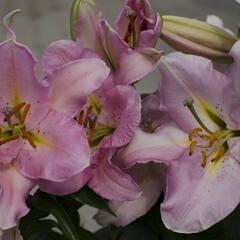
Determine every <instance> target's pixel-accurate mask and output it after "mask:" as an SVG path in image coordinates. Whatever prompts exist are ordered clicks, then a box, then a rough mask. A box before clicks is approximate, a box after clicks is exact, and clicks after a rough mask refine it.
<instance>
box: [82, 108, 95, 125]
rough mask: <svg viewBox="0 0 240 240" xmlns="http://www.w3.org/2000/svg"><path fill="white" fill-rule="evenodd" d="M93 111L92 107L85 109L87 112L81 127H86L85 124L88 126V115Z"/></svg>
mask: <svg viewBox="0 0 240 240" xmlns="http://www.w3.org/2000/svg"><path fill="white" fill-rule="evenodd" d="M92 111H93V107H92V106H89V107H88V109H87V112H86V114H85V118H84V122H83V126H84V127H87V124H88V120H89V114H90V113H91V112H92Z"/></svg>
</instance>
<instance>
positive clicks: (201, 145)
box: [188, 128, 234, 168]
mask: <svg viewBox="0 0 240 240" xmlns="http://www.w3.org/2000/svg"><path fill="white" fill-rule="evenodd" d="M233 136H234V132H233V131H231V130H222V131H216V132H213V133H211V134H210V133H204V130H203V129H202V128H194V129H193V130H192V131H191V132H190V133H189V134H188V139H189V141H190V145H189V156H192V155H193V154H194V153H195V151H196V150H197V149H198V150H200V153H201V156H202V160H201V166H202V167H203V168H205V167H206V165H207V161H208V159H209V158H211V162H218V161H219V160H220V159H221V158H222V157H223V156H224V154H225V153H226V151H227V150H228V145H227V141H228V140H229V139H230V138H231V137H233Z"/></svg>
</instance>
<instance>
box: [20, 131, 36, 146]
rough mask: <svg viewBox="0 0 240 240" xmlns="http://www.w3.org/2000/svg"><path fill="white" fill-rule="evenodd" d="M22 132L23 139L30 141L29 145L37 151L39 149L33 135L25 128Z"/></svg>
mask: <svg viewBox="0 0 240 240" xmlns="http://www.w3.org/2000/svg"><path fill="white" fill-rule="evenodd" d="M21 132H22V135H23V137H24V138H26V139H27V140H28V142H29V144H30V145H31V146H32V147H33V148H34V149H35V148H36V147H37V145H36V144H35V143H34V141H33V140H32V137H31V135H30V134H29V133H28V132H27V131H26V130H25V129H24V128H21Z"/></svg>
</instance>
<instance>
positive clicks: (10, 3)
mask: <svg viewBox="0 0 240 240" xmlns="http://www.w3.org/2000/svg"><path fill="white" fill-rule="evenodd" d="M96 2H97V4H98V5H99V7H100V8H101V9H102V11H103V13H104V15H105V18H106V19H107V20H109V22H110V23H113V22H114V19H115V17H116V16H117V14H118V12H119V11H120V9H121V7H122V6H123V4H124V0H96ZM150 2H151V4H152V8H153V10H154V11H155V12H157V11H158V12H160V14H162V15H179V16H185V17H194V18H198V19H200V20H204V21H205V19H206V17H207V15H209V14H215V15H217V16H219V17H220V18H222V19H223V21H224V23H225V26H226V27H227V28H230V29H231V30H233V31H236V25H237V24H238V23H240V5H238V4H237V3H235V1H234V0H200V1H199V0H165V1H164V0H150ZM71 4H72V0H41V1H40V0H0V17H1V19H2V18H3V17H4V16H5V15H6V14H7V13H8V12H10V11H12V10H14V9H18V8H19V9H21V10H22V14H21V15H18V16H16V18H15V21H14V30H15V32H16V34H17V39H18V41H19V42H21V43H24V44H26V45H27V46H28V47H30V48H31V49H32V51H33V52H34V54H35V55H36V56H37V57H38V58H39V59H41V56H42V54H43V51H44V49H45V48H46V47H47V46H48V45H49V44H50V43H51V42H53V41H56V40H60V39H69V38H70V34H69V12H70V8H71ZM0 26H1V27H0V40H1V41H3V40H4V39H5V36H4V34H3V29H2V25H0ZM158 49H166V51H168V49H167V48H166V46H165V45H164V44H161V43H159V45H158ZM158 80H159V75H158V73H157V72H155V73H153V74H151V75H150V76H149V77H147V78H146V79H144V80H143V81H142V82H141V83H140V84H138V88H139V90H140V91H141V92H153V91H155V89H156V88H157V86H158V82H159V81H158ZM0 87H1V86H0ZM94 212H95V211H94V210H93V209H90V208H84V209H83V210H82V213H83V216H82V218H81V219H82V224H83V225H84V226H87V227H88V228H89V229H90V230H95V229H97V228H98V226H97V225H96V224H95V223H94V222H93V221H92V220H91V217H92V215H93V214H94Z"/></svg>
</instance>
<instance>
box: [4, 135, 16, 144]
mask: <svg viewBox="0 0 240 240" xmlns="http://www.w3.org/2000/svg"><path fill="white" fill-rule="evenodd" d="M18 138H19V136H17V135H14V136H9V137H6V138H4V139H2V140H0V145H3V144H5V143H8V142H11V141H14V140H17V139H18Z"/></svg>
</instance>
